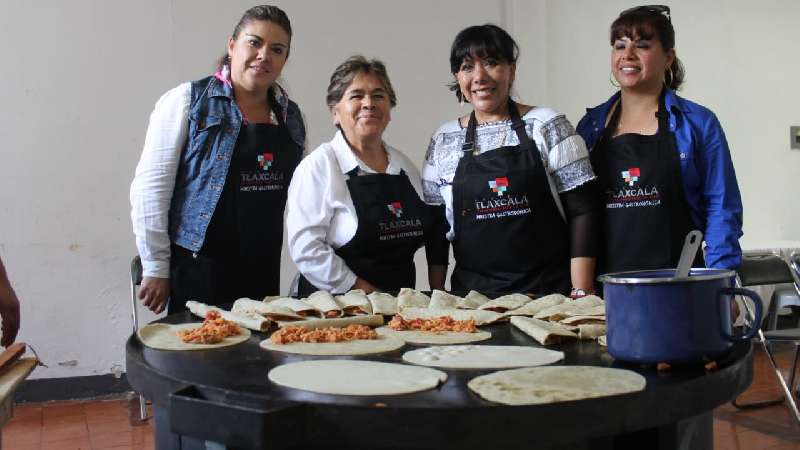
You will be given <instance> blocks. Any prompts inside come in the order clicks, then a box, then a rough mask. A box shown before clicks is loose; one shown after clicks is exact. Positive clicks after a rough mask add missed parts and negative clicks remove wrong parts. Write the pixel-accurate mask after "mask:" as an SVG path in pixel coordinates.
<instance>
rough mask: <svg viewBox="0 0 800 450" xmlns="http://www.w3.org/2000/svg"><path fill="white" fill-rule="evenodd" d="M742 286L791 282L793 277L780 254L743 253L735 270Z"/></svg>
mask: <svg viewBox="0 0 800 450" xmlns="http://www.w3.org/2000/svg"><path fill="white" fill-rule="evenodd" d="M736 273H737V274H738V275H739V280H740V282H741V285H742V286H761V285H765V284H782V283H793V282H794V281H795V279H794V278H793V277H792V273H791V271H790V270H789V266H788V265H787V264H786V261H784V260H783V259H782V258H781V257H780V256H778V255H774V254H772V253H760V254H744V255H742V265H741V266H739V268H738V269H737V270H736Z"/></svg>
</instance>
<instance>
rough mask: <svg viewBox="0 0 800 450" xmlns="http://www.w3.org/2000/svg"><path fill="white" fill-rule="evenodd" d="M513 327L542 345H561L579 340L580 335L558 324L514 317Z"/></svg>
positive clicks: (512, 319) (512, 320)
mask: <svg viewBox="0 0 800 450" xmlns="http://www.w3.org/2000/svg"><path fill="white" fill-rule="evenodd" d="M511 325H514V326H515V327H517V328H519V329H520V331H522V332H523V333H525V334H527V335H528V336H530V337H532V338H534V339H536V342H538V343H540V344H542V345H550V344H559V343H561V342H564V341H567V340H574V339H577V338H578V335H577V334H575V333H574V332H573V331H572V330H573V328H571V327H567V326H566V325H562V324H560V323H557V322H545V321H543V320H539V319H531V318H530V317H523V316H514V317H512V318H511Z"/></svg>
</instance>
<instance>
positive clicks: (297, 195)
mask: <svg viewBox="0 0 800 450" xmlns="http://www.w3.org/2000/svg"><path fill="white" fill-rule="evenodd" d="M384 148H385V149H386V152H387V154H388V157H389V165H388V167H387V168H386V173H387V174H392V175H397V174H399V173H400V171H401V170H403V171H404V172H405V173H406V175H407V176H408V179H409V180H410V181H411V185H412V186H413V187H414V189H415V190H416V191H417V195H419V197H420V199H422V186H421V182H420V175H419V170H418V169H417V168H416V167H415V166H414V164H413V163H412V162H411V161H410V160H409V159H408V158H407V157H406V156H405V155H404V154H402V153H401V152H399V151H398V150H396V149H394V148H392V147H390V146H389V145H387V144H385V143H384ZM355 167H358V175H359V176H363V175H370V174H375V173H376V172H375V171H374V170H372V169H371V168H370V167H369V166H367V165H366V164H364V163H363V162H362V161H361V160H360V159H358V157H357V156H356V155H355V153H353V151H352V150H351V149H350V146H349V145H348V144H347V141H346V140H345V139H344V136H343V135H342V132H341V131H338V132H337V133H336V135H335V136H334V137H333V140H332V141H330V142H327V143H324V144H322V145H320V146H319V147H317V148H316V149H315V150H314V151H312V152H311V153H309V154H308V156H306V157H305V158H303V160H302V161H301V162H300V165H299V166H297V169H296V170H295V172H294V176H293V177H292V182H291V184H290V185H289V197H288V200H287V202H286V211H287V212H286V232H287V233H286V234H287V239H288V241H289V255H290V256H291V258H292V260H293V261H294V263H295V264H296V265H297V269H298V270H299V272H300V273H301V274H303V275H304V276H305V277H306V279H308V281H309V282H311V284H313V285H315V286H317V287H318V288H320V289H322V290H327V291H330V292H346V291H347V290H349V289H350V288H351V287H352V286H353V284H355V282H356V278H357V276H356V274H355V273H353V271H351V270H350V268H348V267H347V265H346V264H345V262H344V260H343V259H342V258H340V257H339V256H337V255H336V253H334V250H335V249H338V248H339V247H341V246H343V245H345V244H346V243H348V242H349V241H350V240H351V239H352V238H353V236H355V234H356V229H357V228H358V217H357V216H356V210H355V206H354V205H353V200H352V198H351V197H350V190H349V189H348V188H347V177H348V175H347V172H349V171H351V170H353V169H354V168H355ZM296 286H297V278H295V281H294V282H293V283H292V288H291V291H292V292H295V291H296Z"/></svg>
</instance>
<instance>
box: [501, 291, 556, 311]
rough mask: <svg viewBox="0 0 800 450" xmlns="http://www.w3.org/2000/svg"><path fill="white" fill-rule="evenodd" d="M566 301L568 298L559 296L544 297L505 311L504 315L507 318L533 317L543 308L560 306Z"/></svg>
mask: <svg viewBox="0 0 800 450" xmlns="http://www.w3.org/2000/svg"><path fill="white" fill-rule="evenodd" d="M567 300H568V297H565V296H563V295H561V294H550V295H545V296H544V297H540V298H537V299H534V300H531V301H529V302H528V303H525V304H524V305H522V306H520V307H519V308H517V309H512V310H510V311H506V313H505V314H506V315H507V316H534V315H536V314H537V313H539V311H542V310H544V309H545V308H549V307H551V306H555V305H560V304H562V303H564V302H565V301H567Z"/></svg>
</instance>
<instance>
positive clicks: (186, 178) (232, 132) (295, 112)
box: [169, 76, 306, 252]
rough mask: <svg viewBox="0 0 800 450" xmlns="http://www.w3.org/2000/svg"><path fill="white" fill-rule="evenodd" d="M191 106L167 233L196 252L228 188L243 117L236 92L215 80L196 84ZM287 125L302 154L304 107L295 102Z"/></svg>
mask: <svg viewBox="0 0 800 450" xmlns="http://www.w3.org/2000/svg"><path fill="white" fill-rule="evenodd" d="M189 108H190V109H189V133H188V135H187V139H186V144H185V146H184V148H183V149H182V150H181V157H180V162H179V165H178V173H177V176H176V179H175V190H174V192H173V195H172V203H171V205H170V212H169V235H170V238H171V240H172V242H173V243H174V244H177V245H179V246H181V247H183V248H186V249H189V250H191V251H193V252H197V251H199V250H200V248H201V247H202V246H203V241H204V239H205V236H206V230H207V229H208V224H209V222H210V221H211V216H212V215H213V213H214V208H216V206H217V201H218V200H219V197H220V195H221V194H222V188H223V186H224V185H225V178H226V176H227V175H228V169H229V167H230V164H231V156H232V155H233V149H234V147H235V146H236V139H237V138H238V136H239V130H240V128H241V126H242V113H241V111H239V107H238V106H236V102H235V101H234V99H233V89H232V88H231V87H230V86H228V85H226V84H225V83H223V82H221V81H219V80H218V79H216V78H214V77H213V76H211V77H207V78H204V79H202V80H198V81H194V82H192V93H191V103H190V107H189ZM286 126H287V128H288V129H289V134H290V135H291V137H292V140H294V141H295V142H296V143H297V145H298V148H299V151H301V152H302V150H303V148H304V147H305V138H306V130H305V125H304V124H303V119H302V117H301V114H300V109H299V108H298V107H297V104H295V103H294V102H292V101H289V105H288V108H287V117H286Z"/></svg>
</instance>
